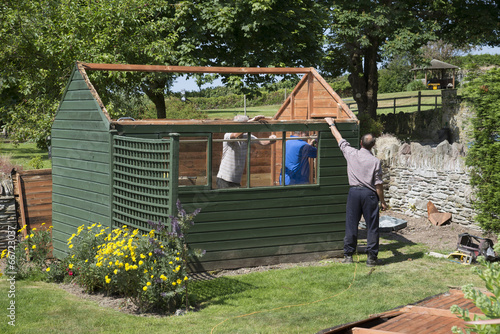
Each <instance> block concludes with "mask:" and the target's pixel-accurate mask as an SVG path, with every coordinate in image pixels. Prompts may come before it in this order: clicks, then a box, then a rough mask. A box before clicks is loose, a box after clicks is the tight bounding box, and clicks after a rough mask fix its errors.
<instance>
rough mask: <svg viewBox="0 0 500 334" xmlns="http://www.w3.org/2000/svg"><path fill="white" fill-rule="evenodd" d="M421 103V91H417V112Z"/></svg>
mask: <svg viewBox="0 0 500 334" xmlns="http://www.w3.org/2000/svg"><path fill="white" fill-rule="evenodd" d="M421 101H422V91H421V90H419V91H418V99H417V103H418V107H417V111H420V103H421Z"/></svg>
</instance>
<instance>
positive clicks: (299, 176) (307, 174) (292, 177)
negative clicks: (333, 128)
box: [279, 131, 318, 185]
mask: <svg viewBox="0 0 500 334" xmlns="http://www.w3.org/2000/svg"><path fill="white" fill-rule="evenodd" d="M316 142H317V134H316V133H311V134H309V133H308V132H304V131H296V132H293V133H287V138H286V149H285V152H286V153H285V155H286V157H285V185H299V184H314V183H317V159H316V157H317V153H318V149H317V144H316ZM279 183H280V184H281V183H282V179H281V175H280V179H279Z"/></svg>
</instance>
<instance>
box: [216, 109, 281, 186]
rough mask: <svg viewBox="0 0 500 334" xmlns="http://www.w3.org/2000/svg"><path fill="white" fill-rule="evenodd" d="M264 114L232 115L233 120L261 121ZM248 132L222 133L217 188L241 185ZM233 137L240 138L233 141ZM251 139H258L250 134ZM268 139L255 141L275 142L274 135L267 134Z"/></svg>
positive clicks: (259, 142) (264, 143)
mask: <svg viewBox="0 0 500 334" xmlns="http://www.w3.org/2000/svg"><path fill="white" fill-rule="evenodd" d="M264 118H265V116H263V115H259V116H255V117H254V118H252V119H248V117H247V116H244V115H237V116H235V117H234V119H233V121H235V122H254V121H263V119H264ZM247 138H248V133H246V132H236V133H234V132H233V133H226V134H224V142H223V144H222V159H221V162H220V167H219V172H218V173H217V188H219V189H223V188H237V187H241V177H242V175H243V171H244V170H245V165H246V158H247V152H248V144H247ZM234 139H240V140H237V141H235V140H234ZM251 139H258V138H257V137H256V136H254V135H251ZM269 139H270V140H264V141H263V140H259V141H257V143H258V144H260V145H263V146H265V145H269V144H271V143H275V142H276V141H275V140H274V139H276V136H275V135H271V136H269Z"/></svg>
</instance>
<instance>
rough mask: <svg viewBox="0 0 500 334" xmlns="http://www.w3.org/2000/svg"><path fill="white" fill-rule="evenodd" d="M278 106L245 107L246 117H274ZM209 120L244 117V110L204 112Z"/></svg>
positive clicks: (231, 109) (232, 109)
mask: <svg viewBox="0 0 500 334" xmlns="http://www.w3.org/2000/svg"><path fill="white" fill-rule="evenodd" d="M280 107H281V105H280V104H275V105H270V106H259V107H247V116H248V117H250V118H252V117H254V116H257V115H264V116H267V117H272V116H274V115H275V114H276V113H277V112H278V110H279V108H280ZM205 112H206V113H207V114H208V117H209V118H210V119H233V117H234V116H236V115H244V114H245V110H244V108H243V106H241V108H230V109H221V110H205Z"/></svg>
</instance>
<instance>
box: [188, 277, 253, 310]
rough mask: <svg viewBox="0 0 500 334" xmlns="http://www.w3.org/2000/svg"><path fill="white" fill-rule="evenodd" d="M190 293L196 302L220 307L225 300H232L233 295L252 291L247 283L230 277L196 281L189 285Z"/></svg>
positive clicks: (251, 287)
mask: <svg viewBox="0 0 500 334" xmlns="http://www.w3.org/2000/svg"><path fill="white" fill-rule="evenodd" d="M190 289H191V292H192V293H194V294H195V295H196V299H197V302H198V303H200V304H205V303H206V304H205V305H204V306H203V307H206V306H208V305H222V304H225V302H226V300H228V299H231V298H234V295H235V294H238V293H240V292H243V291H246V290H249V289H253V286H252V285H251V284H248V283H242V282H240V281H239V280H237V279H234V278H231V277H219V278H214V279H210V278H209V279H201V280H200V279H198V280H196V281H195V282H194V283H192V284H191V287H190Z"/></svg>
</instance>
